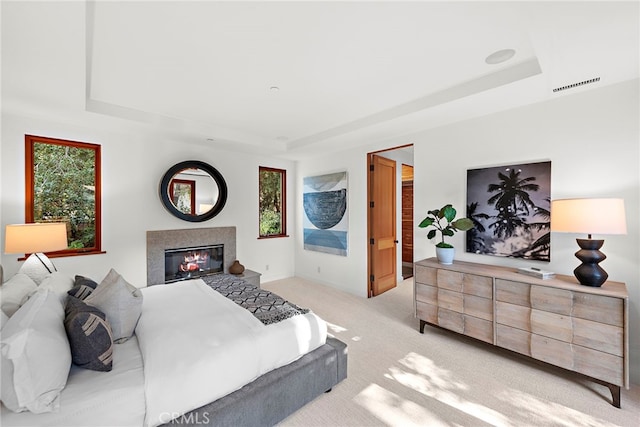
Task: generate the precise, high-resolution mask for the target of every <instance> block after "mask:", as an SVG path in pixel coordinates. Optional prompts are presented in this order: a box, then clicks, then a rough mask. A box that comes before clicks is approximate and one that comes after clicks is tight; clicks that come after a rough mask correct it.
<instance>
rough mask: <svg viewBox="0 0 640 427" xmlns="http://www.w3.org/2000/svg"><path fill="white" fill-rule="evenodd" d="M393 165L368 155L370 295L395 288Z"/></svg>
mask: <svg viewBox="0 0 640 427" xmlns="http://www.w3.org/2000/svg"><path fill="white" fill-rule="evenodd" d="M397 243H398V241H397V240H396V162H395V161H394V160H389V159H385V158H384V157H380V156H377V155H375V154H371V155H370V156H369V296H376V295H380V294H381V293H383V292H385V291H388V290H389V289H392V288H395V287H396V283H397V267H396V265H397V261H396V246H397Z"/></svg>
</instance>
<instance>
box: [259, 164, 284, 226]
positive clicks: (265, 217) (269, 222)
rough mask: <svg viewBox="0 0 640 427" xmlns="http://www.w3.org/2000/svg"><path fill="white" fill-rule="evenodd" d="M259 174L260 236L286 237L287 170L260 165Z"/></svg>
mask: <svg viewBox="0 0 640 427" xmlns="http://www.w3.org/2000/svg"><path fill="white" fill-rule="evenodd" d="M258 176H259V177H258V180H259V182H258V184H259V193H260V195H259V205H260V206H259V209H260V214H259V221H260V237H261V238H265V237H285V236H286V235H287V215H286V206H287V203H286V193H287V191H286V182H287V171H286V170H283V169H275V168H267V167H263V166H260V168H259V175H258Z"/></svg>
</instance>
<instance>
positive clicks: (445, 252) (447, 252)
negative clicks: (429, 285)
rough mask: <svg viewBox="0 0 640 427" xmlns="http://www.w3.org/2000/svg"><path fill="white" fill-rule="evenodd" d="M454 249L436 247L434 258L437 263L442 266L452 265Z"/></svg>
mask: <svg viewBox="0 0 640 427" xmlns="http://www.w3.org/2000/svg"><path fill="white" fill-rule="evenodd" d="M454 252H455V249H454V248H439V247H437V246H436V257H437V258H438V262H439V263H440V264H443V265H451V264H453V255H454Z"/></svg>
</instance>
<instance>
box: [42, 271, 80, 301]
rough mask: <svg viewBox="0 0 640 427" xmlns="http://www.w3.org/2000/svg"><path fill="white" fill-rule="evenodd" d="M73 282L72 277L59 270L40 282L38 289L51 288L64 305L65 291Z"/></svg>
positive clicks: (71, 286)
mask: <svg viewBox="0 0 640 427" xmlns="http://www.w3.org/2000/svg"><path fill="white" fill-rule="evenodd" d="M74 283H75V282H74V279H73V277H71V276H69V275H68V274H65V273H62V272H60V271H54V272H53V273H51V274H49V275H48V276H47V277H46V278H45V279H44V280H43V281H42V283H40V286H39V289H50V290H52V291H53V292H54V293H55V294H56V295H58V298H60V302H62V305H64V304H65V301H67V292H69V291H70V290H71V288H73V285H74Z"/></svg>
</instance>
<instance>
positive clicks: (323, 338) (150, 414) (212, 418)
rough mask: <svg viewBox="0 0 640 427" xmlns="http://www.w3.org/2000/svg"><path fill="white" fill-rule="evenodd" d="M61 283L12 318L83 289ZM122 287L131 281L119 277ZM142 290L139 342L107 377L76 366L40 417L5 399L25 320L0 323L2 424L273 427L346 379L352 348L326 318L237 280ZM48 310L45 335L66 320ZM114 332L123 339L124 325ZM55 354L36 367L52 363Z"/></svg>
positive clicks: (129, 344)
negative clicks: (16, 338)
mask: <svg viewBox="0 0 640 427" xmlns="http://www.w3.org/2000/svg"><path fill="white" fill-rule="evenodd" d="M110 274H111V272H110ZM54 276H55V277H54V279H55V280H50V281H49V282H47V283H45V282H43V284H42V285H40V286H39V287H38V288H39V289H37V291H36V292H35V293H33V292H32V293H33V296H31V297H30V298H28V299H27V300H26V301H22V302H21V304H18V305H20V307H19V308H18V309H17V311H16V312H15V314H13V316H16V315H17V316H18V317H20V316H22V317H23V318H25V319H30V318H31V317H34V316H31V317H29V316H25V315H24V314H22V312H21V311H20V310H22V311H27V310H29V311H32V309H33V306H36V305H38V304H40V305H42V306H46V305H49V304H50V305H51V306H56V307H57V305H58V304H61V301H63V300H64V298H66V292H67V290H69V289H71V288H73V289H76V288H75V287H74V286H73V285H74V284H76V282H77V277H76V281H74V280H73V279H69V278H67V277H64V275H61V274H60V273H54ZM108 277H109V275H107V277H106V278H105V280H107V279H108ZM105 280H103V282H104V281H105ZM118 280H120V281H121V282H122V281H123V279H122V278H121V276H120V277H119V279H118ZM51 282H57V283H55V284H52V283H51ZM118 283H120V282H118ZM101 285H102V283H101V284H100V285H99V286H101ZM3 288H4V286H3ZM95 289H96V290H95V291H94V292H97V290H98V288H95ZM100 289H104V287H103V288H100ZM127 289H129V290H131V288H127ZM135 292H137V293H138V294H139V299H140V300H141V310H140V311H141V314H140V315H139V318H138V319H136V324H135V330H134V332H135V333H132V335H131V336H130V337H129V338H127V339H126V340H124V341H123V342H121V343H117V344H113V346H112V354H111V355H110V360H111V363H112V368H111V370H110V371H109V372H100V371H96V370H89V369H83V368H81V367H79V366H76V365H75V364H74V365H71V368H70V371H69V373H68V375H67V376H66V378H65V381H64V385H63V386H62V387H61V390H60V392H59V395H58V396H56V397H55V398H54V399H49V400H47V403H46V405H50V406H51V407H53V409H54V410H52V411H44V412H43V413H35V412H39V411H38V408H36V410H33V411H32V410H26V411H23V412H14V411H12V410H9V409H8V408H7V407H6V406H5V399H6V401H7V402H9V401H10V400H11V398H10V397H11V396H10V395H9V394H8V393H6V389H7V387H6V385H5V382H6V381H5V380H7V378H9V377H13V376H15V373H14V372H11V371H10V370H7V369H6V368H7V366H11V363H12V362H15V361H11V360H9V361H8V360H7V357H8V356H7V354H8V353H10V351H8V350H7V348H8V347H7V346H8V345H9V344H7V341H8V339H7V337H6V336H5V335H9V334H10V333H14V331H15V330H16V327H17V326H16V324H17V323H21V324H23V323H24V322H25V320H24V319H22V321H21V322H18V321H17V320H15V319H14V318H13V317H11V318H10V319H9V321H7V320H6V319H5V320H3V329H2V334H3V338H2V340H3V342H2V345H3V347H2V353H3V360H2V361H3V366H2V377H3V378H2V382H3V384H2V385H3V387H2V399H3V405H2V412H1V417H2V425H4V426H28V425H39V426H148V427H156V426H159V425H176V424H178V425H216V426H225V425H226V426H239V425H242V426H266V425H274V424H277V423H278V422H279V421H281V420H283V419H284V418H286V417H287V416H288V415H290V414H291V413H293V412H295V411H296V410H298V409H299V408H300V407H302V406H304V405H305V404H307V403H308V402H310V401H311V400H313V399H315V398H316V397H317V396H319V395H321V394H322V393H324V392H327V391H330V390H331V388H332V387H334V386H335V385H336V384H338V383H339V382H340V381H342V380H343V379H345V378H346V375H347V350H346V345H345V344H344V343H342V342H341V341H339V340H337V339H335V338H333V337H331V336H327V331H326V323H325V322H324V321H323V320H322V319H320V318H319V317H318V316H317V315H315V314H314V313H313V312H311V311H309V310H306V309H304V308H300V307H298V306H296V305H295V304H293V303H291V302H288V301H285V300H284V299H282V298H280V297H279V296H277V295H275V294H272V293H270V292H268V291H265V290H262V289H260V288H257V287H254V286H253V285H251V284H248V283H246V282H244V281H242V280H241V279H238V278H236V277H234V276H230V275H226V274H222V275H216V276H215V277H214V276H209V277H207V278H200V279H195V280H187V281H183V282H177V283H172V284H167V285H156V286H150V287H147V288H142V289H139V290H138V289H136V291H135ZM4 293H5V292H4V290H3V294H4ZM136 303H140V301H137V302H136ZM50 311H51V313H50V314H49V318H46V319H44V320H41V323H42V324H43V325H46V326H45V328H52V327H53V326H52V325H56V322H62V321H63V320H64V313H62V315H61V314H60V309H56V310H50ZM18 313H20V314H18ZM67 314H68V313H67ZM107 318H108V316H107ZM16 319H17V318H16ZM35 319H36V320H34V324H37V322H38V319H37V317H36V318H35ZM52 319H54V320H52ZM31 320H33V319H31ZM10 322H11V327H10V326H9V324H10ZM112 324H113V325H114V326H113V336H114V338H115V337H116V336H117V335H118V325H117V322H112ZM29 327H30V328H31V329H37V325H36V326H29ZM56 328H57V330H55V331H54V330H47V331H46V334H47V336H49V335H51V334H55V333H58V334H59V333H60V327H59V325H57V326H56ZM7 331H8V332H7ZM5 332H6V334H5ZM14 334H15V333H14ZM50 349H51V346H49V347H47V351H52V350H50ZM5 353H7V354H5ZM40 353H42V354H44V353H46V352H39V354H40ZM55 354H57V353H55ZM52 355H54V353H49V356H47V359H45V361H44V362H42V361H41V363H39V364H38V366H41V365H43V364H44V365H47V364H50V363H52V362H51V360H49V359H51V358H52V357H53V356H52ZM37 357H44V356H42V355H39V356H37ZM64 360H66V359H64ZM64 360H63V361H62V363H65V362H64ZM15 363H16V364H15V366H16V367H18V364H17V362H15ZM33 369H36V370H37V369H39V368H33ZM18 371H19V369H17V368H16V370H15V372H18ZM43 373H46V374H47V375H49V374H50V373H49V372H45V371H43ZM12 374H14V375H12ZM46 405H45V406H46ZM45 409H47V408H45Z"/></svg>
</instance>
